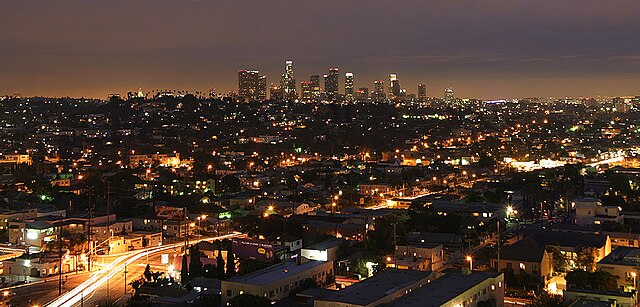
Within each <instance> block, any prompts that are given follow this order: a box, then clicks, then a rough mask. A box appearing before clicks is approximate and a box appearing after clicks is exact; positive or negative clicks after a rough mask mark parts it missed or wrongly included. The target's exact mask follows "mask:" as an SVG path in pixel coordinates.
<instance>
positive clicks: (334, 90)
mask: <svg viewBox="0 0 640 307" xmlns="http://www.w3.org/2000/svg"><path fill="white" fill-rule="evenodd" d="M324 91H325V94H326V98H327V100H330V101H336V100H338V68H337V67H331V69H329V74H328V75H324Z"/></svg>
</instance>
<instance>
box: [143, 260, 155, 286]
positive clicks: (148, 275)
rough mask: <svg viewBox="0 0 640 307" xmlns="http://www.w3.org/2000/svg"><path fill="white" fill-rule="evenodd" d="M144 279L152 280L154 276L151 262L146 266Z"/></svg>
mask: <svg viewBox="0 0 640 307" xmlns="http://www.w3.org/2000/svg"><path fill="white" fill-rule="evenodd" d="M143 275H144V279H145V280H146V281H147V282H151V278H152V277H153V274H152V273H151V266H150V265H149V264H147V267H146V268H144V273H143Z"/></svg>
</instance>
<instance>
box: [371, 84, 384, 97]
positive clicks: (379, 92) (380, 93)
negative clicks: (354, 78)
mask: <svg viewBox="0 0 640 307" xmlns="http://www.w3.org/2000/svg"><path fill="white" fill-rule="evenodd" d="M371 99H373V101H384V99H385V95H384V80H376V81H374V82H373V91H372V92H371Z"/></svg>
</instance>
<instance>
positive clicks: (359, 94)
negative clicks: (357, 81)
mask: <svg viewBox="0 0 640 307" xmlns="http://www.w3.org/2000/svg"><path fill="white" fill-rule="evenodd" d="M354 97H355V99H356V100H358V101H363V100H367V99H369V88H367V87H361V88H358V90H357V91H356V93H355V96H354Z"/></svg>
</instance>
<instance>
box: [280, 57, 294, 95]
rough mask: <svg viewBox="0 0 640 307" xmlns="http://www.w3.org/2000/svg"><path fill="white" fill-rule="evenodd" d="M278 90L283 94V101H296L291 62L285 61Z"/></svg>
mask: <svg viewBox="0 0 640 307" xmlns="http://www.w3.org/2000/svg"><path fill="white" fill-rule="evenodd" d="M280 88H282V91H283V92H284V98H285V99H296V98H298V94H297V93H296V79H295V78H294V77H293V61H286V62H285V66H284V73H283V74H282V78H281V79H280Z"/></svg>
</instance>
